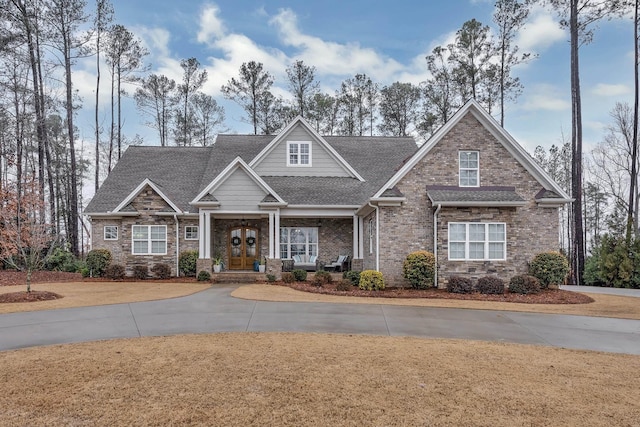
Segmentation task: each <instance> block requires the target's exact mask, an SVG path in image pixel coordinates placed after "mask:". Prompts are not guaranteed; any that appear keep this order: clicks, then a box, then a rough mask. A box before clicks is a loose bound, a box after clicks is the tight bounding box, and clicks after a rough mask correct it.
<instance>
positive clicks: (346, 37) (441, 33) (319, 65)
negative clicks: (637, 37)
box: [74, 0, 633, 153]
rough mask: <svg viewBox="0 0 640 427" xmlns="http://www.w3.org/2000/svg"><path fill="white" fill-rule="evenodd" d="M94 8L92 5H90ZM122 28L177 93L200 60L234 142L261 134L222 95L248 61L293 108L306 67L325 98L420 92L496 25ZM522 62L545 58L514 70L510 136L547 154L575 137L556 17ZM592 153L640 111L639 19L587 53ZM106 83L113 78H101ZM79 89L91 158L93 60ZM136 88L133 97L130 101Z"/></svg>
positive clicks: (351, 12)
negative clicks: (298, 70)
mask: <svg viewBox="0 0 640 427" xmlns="http://www.w3.org/2000/svg"><path fill="white" fill-rule="evenodd" d="M89 3H91V2H89ZM112 3H113V5H114V9H115V21H116V22H117V23H119V24H122V25H124V26H126V27H127V28H128V29H129V30H130V31H132V32H133V33H134V34H135V35H136V36H137V37H138V38H140V39H141V40H142V42H143V44H144V45H145V46H146V47H147V49H148V50H149V53H150V54H149V55H148V56H147V58H146V63H147V64H148V66H149V67H150V72H153V73H158V74H165V75H167V76H168V77H171V78H173V79H175V80H176V81H177V82H179V81H180V80H181V78H182V69H181V68H180V65H179V64H180V60H181V59H184V58H189V57H196V58H197V59H198V60H199V61H200V63H201V64H202V66H203V68H205V69H206V70H207V72H208V75H209V79H208V81H207V83H206V84H205V86H204V88H203V91H204V92H205V93H207V94H209V95H212V96H214V97H215V98H216V100H217V101H218V103H219V104H220V105H222V106H223V107H224V108H225V110H226V125H227V127H228V128H229V132H230V133H251V132H252V128H251V126H250V125H249V124H247V123H245V122H244V121H243V118H244V112H243V111H242V110H241V109H240V108H239V107H238V106H237V105H236V104H234V103H233V102H231V101H228V100H225V99H224V98H223V97H222V95H221V93H220V87H221V86H222V85H224V84H225V83H227V82H228V81H229V79H231V78H232V77H237V75H238V70H239V68H240V65H241V64H242V63H243V62H248V61H252V60H254V61H259V62H262V63H263V64H264V67H265V69H266V70H267V71H269V72H270V73H271V74H272V75H273V76H274V77H275V84H274V87H273V88H272V91H273V92H274V94H276V95H282V96H283V97H284V98H285V99H288V98H290V95H289V93H288V92H287V89H286V71H285V70H286V68H287V67H288V66H289V65H291V64H292V63H293V62H294V61H296V60H303V61H304V62H305V64H307V65H312V66H315V67H316V78H317V80H318V81H319V82H320V87H321V90H323V91H325V92H328V93H331V94H333V93H334V91H335V90H336V89H337V88H338V87H339V85H340V82H342V81H343V80H345V79H347V78H350V77H353V76H354V75H355V74H357V73H364V74H366V75H367V76H369V77H371V78H372V80H373V81H374V82H377V83H378V84H379V85H380V86H384V85H388V84H391V83H393V82H395V81H401V82H411V83H415V84H417V83H419V82H421V81H425V80H427V78H428V77H429V74H428V71H427V64H426V60H425V56H427V55H428V54H430V53H431V51H432V50H433V48H434V47H436V46H438V45H446V44H448V43H450V42H452V41H453V40H454V39H455V33H456V31H457V30H458V29H460V27H461V26H462V24H463V23H464V22H465V21H468V20H470V19H474V18H475V19H476V20H478V21H480V22H482V23H483V24H487V25H490V26H491V25H492V14H493V1H487V0H439V1H415V0H395V1H393V2H391V1H381V0H367V1H362V0H353V1H351V0H323V1H317V0H286V1H285V0H270V1H266V0H263V1H255V0H218V1H200V0H182V1H175V0H112ZM516 43H517V45H518V46H519V47H520V51H521V52H531V53H533V54H535V55H537V58H536V59H534V60H532V61H530V62H528V63H527V64H524V65H520V66H518V67H516V68H515V69H514V70H513V73H514V75H515V76H517V77H519V78H520V80H521V82H522V84H523V86H524V89H523V93H522V95H521V96H520V97H519V98H518V99H517V101H516V102H512V103H510V104H509V105H507V107H506V117H505V129H506V130H507V131H508V132H509V133H510V134H511V135H512V136H513V137H514V138H515V139H516V140H517V141H519V142H520V143H521V144H522V145H523V146H524V147H525V149H527V150H528V151H529V152H530V153H533V151H534V149H535V147H536V146H538V145H541V146H543V147H545V148H549V147H550V146H551V145H552V144H556V145H558V144H561V142H562V140H563V136H564V140H566V141H568V140H570V136H571V94H570V78H569V71H570V70H569V36H568V33H567V32H566V31H565V30H562V29H561V28H560V26H559V24H558V18H557V16H556V14H555V13H554V12H552V11H550V10H545V9H543V8H542V7H540V6H537V7H535V8H534V9H533V10H532V12H531V15H530V17H529V21H528V23H527V25H526V26H525V27H524V28H523V29H522V30H521V31H520V32H519V34H518V37H517V40H516ZM580 61H581V62H580V65H581V83H582V97H583V123H584V144H585V148H586V149H587V150H588V149H590V147H593V146H595V144H597V143H598V142H599V141H601V140H602V139H603V137H604V134H605V131H606V127H607V126H608V125H609V123H610V121H611V120H610V116H609V113H610V111H611V110H612V108H613V107H614V105H615V103H616V102H628V103H630V104H632V102H633V93H632V92H633V25H632V20H631V19H630V18H628V17H627V18H619V19H615V20H611V21H603V22H601V23H599V24H598V28H597V31H596V33H595V39H594V41H593V42H592V43H591V44H588V45H583V46H582V47H581V49H580ZM103 72H104V73H105V74H106V68H105V69H104V70H103ZM108 80H109V79H108V78H104V77H103V79H102V85H101V97H102V101H101V104H103V108H102V111H103V113H102V114H101V119H102V120H103V121H104V123H108V116H107V112H108V111H109V109H108V106H107V102H108V94H109V83H108ZM74 85H75V88H76V89H77V90H78V93H79V95H80V97H81V99H82V102H83V109H82V110H81V111H80V113H79V117H78V126H79V127H80V128H81V129H83V131H82V132H83V135H81V137H83V138H86V140H87V144H89V145H88V146H89V147H90V146H91V145H90V144H91V143H90V141H91V138H92V137H91V132H93V131H92V129H93V115H92V114H93V113H92V109H93V107H94V104H93V98H94V91H95V59H86V60H84V61H81V62H79V63H78V65H77V73H76V76H75V77H74ZM133 89H134V88H131V87H130V88H128V91H129V92H130V93H131V92H132V91H133ZM124 115H125V124H124V128H123V132H124V133H125V134H126V135H128V136H133V135H135V134H139V135H140V136H142V137H143V138H144V144H145V145H157V144H158V137H157V136H156V132H155V131H154V130H153V129H151V128H149V127H146V126H145V125H144V122H145V121H146V120H147V118H145V117H144V116H141V115H140V114H139V113H138V112H137V110H136V109H135V104H134V102H133V100H131V99H125V101H124Z"/></svg>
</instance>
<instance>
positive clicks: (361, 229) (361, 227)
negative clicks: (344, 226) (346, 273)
mask: <svg viewBox="0 0 640 427" xmlns="http://www.w3.org/2000/svg"><path fill="white" fill-rule="evenodd" d="M358 255H359V257H360V258H364V218H362V217H358Z"/></svg>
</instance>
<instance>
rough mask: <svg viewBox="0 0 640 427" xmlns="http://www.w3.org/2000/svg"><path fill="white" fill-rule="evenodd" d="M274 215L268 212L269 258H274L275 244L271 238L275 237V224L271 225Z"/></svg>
mask: <svg viewBox="0 0 640 427" xmlns="http://www.w3.org/2000/svg"><path fill="white" fill-rule="evenodd" d="M273 219H274V213H273V212H269V258H272V259H273V258H275V256H274V253H275V242H274V238H273V236H274V235H275V232H274V230H275V224H274V223H273Z"/></svg>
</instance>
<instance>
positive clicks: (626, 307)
mask: <svg viewBox="0 0 640 427" xmlns="http://www.w3.org/2000/svg"><path fill="white" fill-rule="evenodd" d="M231 295H232V296H234V297H236V298H244V299H252V300H260V301H298V302H334V303H349V304H388V305H411V306H420V307H447V308H470V309H476V310H504V311H524V312H533V313H550V314H574V315H580V316H597V317H616V318H621V319H637V320H638V319H640V298H634V297H621V296H616V295H604V294H587V295H589V296H590V297H591V298H593V299H594V300H595V302H592V303H590V304H518V303H508V302H489V301H463V300H442V299H418V298H412V299H402V298H363V297H349V296H336V295H323V294H314V293H309V292H301V291H297V290H295V289H291V288H288V287H286V286H274V285H246V286H242V287H240V288H238V289H236V290H235V291H233V292H232V293H231Z"/></svg>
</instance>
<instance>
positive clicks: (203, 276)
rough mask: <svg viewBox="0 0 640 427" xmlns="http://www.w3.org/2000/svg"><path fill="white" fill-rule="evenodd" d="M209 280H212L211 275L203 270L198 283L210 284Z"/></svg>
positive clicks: (199, 274)
mask: <svg viewBox="0 0 640 427" xmlns="http://www.w3.org/2000/svg"><path fill="white" fill-rule="evenodd" d="M209 280H211V273H209V272H208V271H205V270H202V271H201V272H200V273H198V282H208V281H209Z"/></svg>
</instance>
